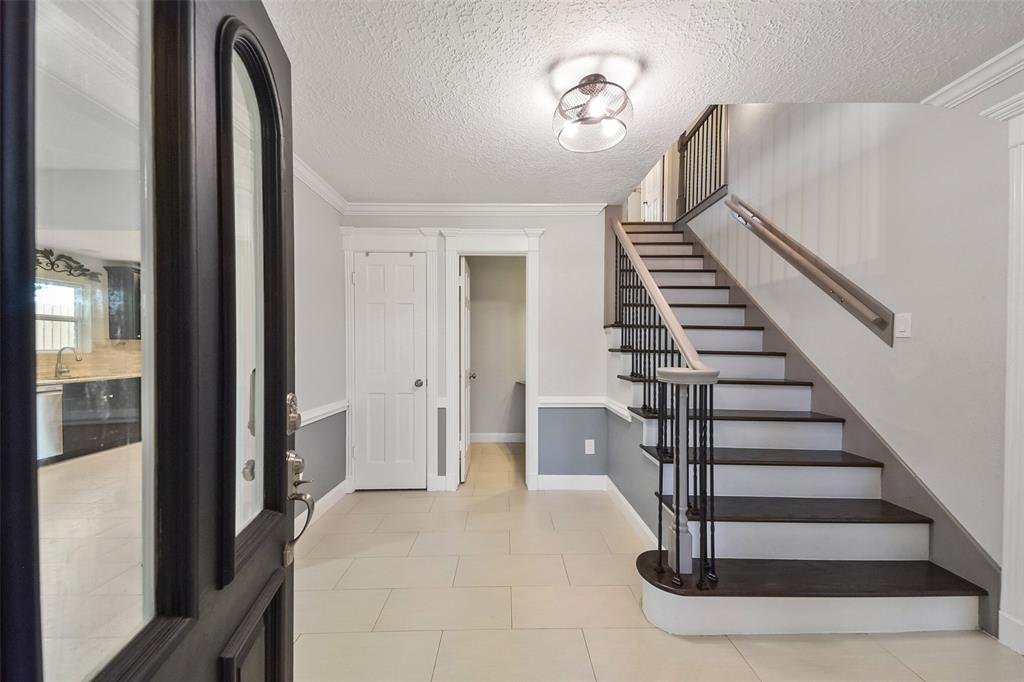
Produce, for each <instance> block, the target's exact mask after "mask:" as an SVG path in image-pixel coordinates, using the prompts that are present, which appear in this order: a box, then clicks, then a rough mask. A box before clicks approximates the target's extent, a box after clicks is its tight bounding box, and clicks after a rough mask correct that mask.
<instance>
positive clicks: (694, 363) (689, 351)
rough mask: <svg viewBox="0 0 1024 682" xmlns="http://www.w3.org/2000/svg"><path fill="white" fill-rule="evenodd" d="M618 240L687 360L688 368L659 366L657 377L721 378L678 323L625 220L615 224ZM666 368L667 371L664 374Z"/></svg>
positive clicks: (705, 381)
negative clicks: (623, 222) (626, 226)
mask: <svg viewBox="0 0 1024 682" xmlns="http://www.w3.org/2000/svg"><path fill="white" fill-rule="evenodd" d="M613 230H614V232H615V237H616V239H618V240H619V244H620V245H621V246H622V250H623V251H624V252H625V254H626V256H627V257H628V258H629V262H630V263H631V264H632V265H633V269H634V270H635V271H636V274H637V276H638V277H639V278H640V282H641V283H642V284H643V285H644V289H646V290H647V295H648V296H649V297H650V299H651V303H652V304H653V305H654V308H655V310H657V311H658V315H659V316H660V317H661V320H662V322H663V323H664V325H665V327H666V328H667V329H668V332H669V335H670V336H671V337H672V341H673V342H674V343H675V345H676V348H677V349H678V350H679V353H680V355H682V356H683V362H685V363H686V367H671V368H661V367H659V368H658V370H657V371H658V378H659V379H662V375H663V373H664V376H665V378H664V379H662V380H663V381H668V382H669V383H674V384H714V383H716V382H717V381H718V370H717V369H712V368H711V367H708V366H707V365H705V364H704V361H703V360H701V357H700V354H699V353H698V352H697V349H696V348H695V347H694V345H693V343H692V342H691V341H690V339H689V337H687V336H686V332H685V331H683V327H682V325H680V324H679V320H678V319H677V318H676V315H675V313H674V312H672V307H671V306H670V305H669V304H668V301H666V300H665V296H664V294H662V293H661V288H660V287H659V286H658V284H657V282H655V281H654V277H652V276H651V273H650V271H649V270H648V269H647V265H646V264H644V261H643V258H642V257H641V256H640V253H639V252H638V251H637V250H636V247H635V246H633V242H632V241H631V240H630V239H629V236H628V235H627V234H626V231H625V230H624V229H623V227H622V223H621V222H619V221H616V222H615V225H614V226H613ZM666 370H668V371H667V373H665V372H666Z"/></svg>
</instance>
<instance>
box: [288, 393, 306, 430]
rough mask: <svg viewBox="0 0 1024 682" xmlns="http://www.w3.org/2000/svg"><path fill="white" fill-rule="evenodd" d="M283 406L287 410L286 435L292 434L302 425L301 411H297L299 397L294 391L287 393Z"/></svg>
mask: <svg viewBox="0 0 1024 682" xmlns="http://www.w3.org/2000/svg"><path fill="white" fill-rule="evenodd" d="M285 408H286V409H287V411H288V426H287V430H288V435H289V436H290V435H292V434H293V433H295V432H296V431H298V430H299V427H301V426H302V413H301V412H299V398H298V396H296V395H295V394H294V393H289V394H288V396H287V397H286V398H285Z"/></svg>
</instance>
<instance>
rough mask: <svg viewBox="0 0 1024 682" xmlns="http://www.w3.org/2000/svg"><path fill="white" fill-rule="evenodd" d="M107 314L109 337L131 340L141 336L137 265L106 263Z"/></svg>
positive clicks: (139, 290) (139, 289)
mask: <svg viewBox="0 0 1024 682" xmlns="http://www.w3.org/2000/svg"><path fill="white" fill-rule="evenodd" d="M104 269H105V270H106V271H107V316H108V319H109V324H110V338H111V339H112V340H118V341H133V340H137V339H141V338H142V311H141V308H140V305H141V303H142V301H141V288H140V286H139V267H138V266H137V265H107V266H104Z"/></svg>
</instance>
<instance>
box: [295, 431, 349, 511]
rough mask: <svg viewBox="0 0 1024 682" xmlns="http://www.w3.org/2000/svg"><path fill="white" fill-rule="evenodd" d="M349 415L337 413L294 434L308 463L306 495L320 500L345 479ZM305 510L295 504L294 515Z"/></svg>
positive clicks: (296, 447) (299, 449)
mask: <svg viewBox="0 0 1024 682" xmlns="http://www.w3.org/2000/svg"><path fill="white" fill-rule="evenodd" d="M345 417H346V412H338V413H337V414H332V415H331V416H329V417H324V418H323V419H318V420H316V421H315V422H310V423H308V424H304V425H303V426H302V428H300V429H299V430H298V432H297V433H296V434H295V451H296V452H297V453H299V456H300V457H302V458H303V459H305V460H306V471H305V473H304V474H303V478H305V479H307V480H309V481H310V483H307V484H306V485H304V486H302V490H303V492H307V493H310V494H311V495H312V496H313V497H314V498H315V499H317V500H321V499H323V497H324V495H326V494H327V493H329V492H331V490H333V489H334V488H336V487H337V486H338V485H339V484H340V483H341V482H342V481H344V480H345V442H346V441H345V439H346V436H347V434H346V418H345ZM303 511H305V507H304V506H303V505H302V504H301V503H300V504H297V505H294V511H293V515H295V516H298V515H299V513H301V512H303Z"/></svg>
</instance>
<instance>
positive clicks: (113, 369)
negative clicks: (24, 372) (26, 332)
mask: <svg viewBox="0 0 1024 682" xmlns="http://www.w3.org/2000/svg"><path fill="white" fill-rule="evenodd" d="M64 253H67V255H69V256H72V257H73V258H75V259H76V260H78V261H80V262H81V263H83V264H85V265H86V266H88V267H89V268H90V269H91V270H92V271H93V272H96V273H98V274H99V275H100V277H99V281H92V280H89V279H87V278H83V277H72V276H70V275H68V274H66V273H59V272H50V271H48V270H43V269H41V268H36V277H37V278H40V279H44V280H49V281H54V282H67V283H69V284H74V285H76V286H78V287H82V288H84V289H85V290H86V291H87V294H88V296H87V298H88V310H89V315H88V317H89V319H88V320H87V322H88V324H84V325H83V327H84V328H85V329H87V330H88V333H89V336H88V338H87V339H83V340H82V343H80V344H79V346H80V347H79V349H78V350H79V351H80V352H81V353H82V361H81V362H76V361H75V357H74V354H72V353H69V352H67V351H65V353H64V357H63V362H64V365H65V366H66V367H67V368H68V369H70V370H71V376H72V377H89V376H131V375H140V374H141V373H142V343H143V342H142V341H123V340H117V339H111V338H110V326H109V320H108V298H107V272H106V271H105V270H104V269H103V264H102V263H99V262H97V261H93V260H91V259H88V258H87V257H83V256H80V255H78V254H74V253H68V252H66V251H65V252H64ZM56 363H57V353H56V352H53V351H40V352H37V353H36V379H37V380H47V379H53V378H54V367H55V365H56Z"/></svg>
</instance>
